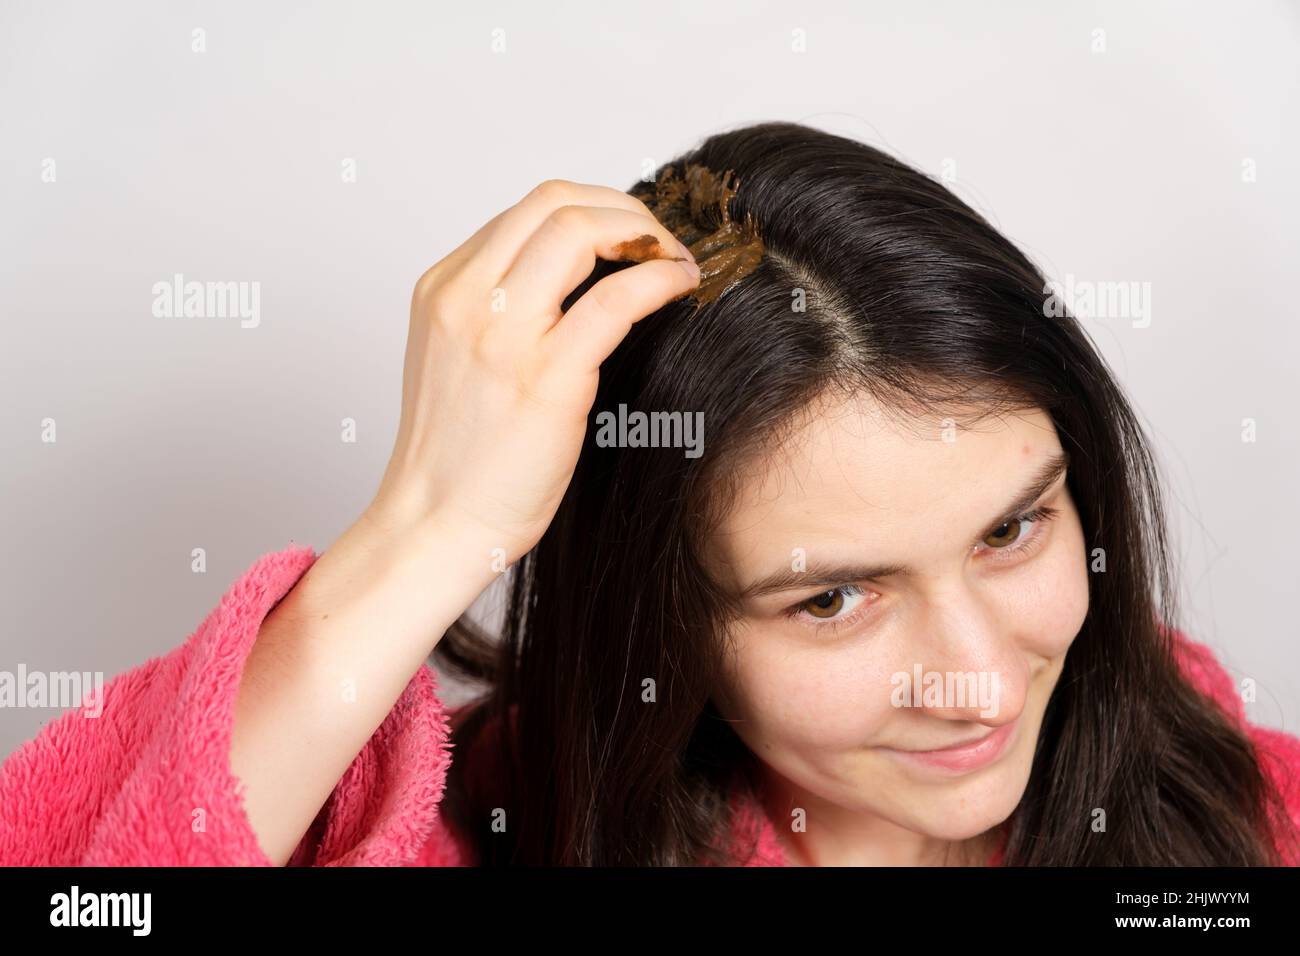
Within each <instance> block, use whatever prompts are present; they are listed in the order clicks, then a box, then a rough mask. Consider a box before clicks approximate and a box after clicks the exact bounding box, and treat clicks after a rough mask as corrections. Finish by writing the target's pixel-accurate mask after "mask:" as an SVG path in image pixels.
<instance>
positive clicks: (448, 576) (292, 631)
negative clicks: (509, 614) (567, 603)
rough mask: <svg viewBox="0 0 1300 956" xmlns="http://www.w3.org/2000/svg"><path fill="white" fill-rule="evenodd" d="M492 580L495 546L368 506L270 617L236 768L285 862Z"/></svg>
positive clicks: (248, 693) (244, 694)
mask: <svg viewBox="0 0 1300 956" xmlns="http://www.w3.org/2000/svg"><path fill="white" fill-rule="evenodd" d="M492 577H493V571H492V558H491V554H490V549H488V548H486V547H484V546H482V545H481V544H478V543H475V542H473V541H471V540H470V539H469V538H468V537H467V536H458V535H457V534H456V533H455V532H453V531H452V529H451V528H450V527H445V526H439V525H437V524H433V525H430V526H427V528H426V529H424V530H422V531H421V532H415V531H405V532H403V531H400V530H398V529H394V528H391V527H385V525H384V524H383V519H382V517H381V516H379V515H378V514H377V512H374V511H367V512H366V513H365V514H363V515H362V516H361V518H360V519H358V521H357V522H356V523H355V524H354V525H353V526H352V527H351V528H349V529H348V530H347V531H346V532H345V533H344V534H343V536H342V537H340V538H339V539H338V541H336V542H335V543H334V544H333V545H332V546H331V547H330V548H329V549H328V550H327V551H326V552H325V553H324V554H323V555H322V556H321V557H320V558H319V559H318V560H317V561H316V563H315V564H314V565H313V566H312V567H311V569H310V570H308V571H307V573H306V574H305V575H303V577H302V579H301V580H300V581H299V582H298V583H297V585H296V586H295V587H294V588H293V590H291V591H290V592H289V593H288V595H286V596H285V598H284V599H283V600H282V601H281V602H280V603H279V604H278V605H277V606H276V608H275V610H273V611H272V612H271V613H270V614H269V615H268V616H267V618H266V620H265V621H264V622H263V624H262V626H261V628H260V630H259V632H258V636H257V642H256V643H255V644H254V646H253V649H252V652H251V653H250V654H249V657H248V661H247V663H246V665H245V669H244V676H243V680H242V681H241V683H240V686H239V695H238V698H237V702H236V708H235V722H234V731H233V736H232V740H231V750H230V765H231V770H232V771H233V773H234V774H235V776H236V777H238V778H239V779H240V780H241V781H242V782H243V783H244V786H245V807H246V810H247V813H248V819H249V822H250V824H251V825H252V827H253V830H254V831H255V832H256V833H257V837H258V842H259V843H260V844H261V846H262V849H263V851H264V852H265V853H266V855H267V856H268V857H269V858H270V859H271V861H272V862H274V863H275V864H277V865H283V864H284V863H285V862H287V861H288V860H289V859H290V857H291V856H292V854H293V852H294V850H295V848H296V847H297V846H298V844H299V842H300V841H301V840H302V837H303V834H304V833H305V832H306V831H307V828H308V827H309V826H310V825H311V823H312V821H313V820H314V819H315V817H316V815H317V813H318V812H319V811H320V809H321V807H322V805H323V804H324V803H325V801H326V799H327V798H328V797H329V795H330V793H331V792H332V791H333V790H334V788H335V786H336V784H337V783H338V781H339V779H340V777H342V775H343V773H344V771H346V770H347V768H348V766H349V765H350V764H352V762H353V761H354V759H355V758H356V756H357V754H358V752H360V751H361V749H362V747H363V746H364V744H365V743H366V741H367V740H369V739H370V738H371V736H372V734H374V732H375V730H376V729H377V728H378V727H379V726H380V724H381V723H382V722H383V721H384V719H385V717H386V716H387V715H388V714H389V712H390V711H391V710H392V708H393V705H394V703H395V702H396V701H397V699H398V697H399V696H400V695H401V694H402V692H403V690H404V689H405V688H406V687H407V685H408V684H409V683H410V681H411V675H412V674H415V673H416V672H417V671H418V670H419V669H420V668H422V667H423V666H424V661H425V659H426V658H427V657H428V655H429V652H430V650H431V649H432V647H433V646H435V645H436V644H437V641H438V639H439V638H440V637H441V635H442V634H443V633H444V632H445V631H446V630H447V628H448V627H449V626H450V625H451V623H452V622H453V621H455V620H456V618H457V617H459V616H460V614H461V613H462V612H463V611H464V610H465V609H466V608H467V607H468V606H469V605H470V604H471V603H472V602H473V600H474V598H475V597H476V596H477V595H478V594H479V593H480V592H481V591H482V590H483V589H484V588H485V587H486V586H487V585H488V584H489V583H490V581H491V579H492Z"/></svg>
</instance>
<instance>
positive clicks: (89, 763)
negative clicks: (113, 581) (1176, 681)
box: [0, 545, 1300, 866]
mask: <svg viewBox="0 0 1300 956" xmlns="http://www.w3.org/2000/svg"><path fill="white" fill-rule="evenodd" d="M315 560H316V554H315V552H314V551H313V550H312V549H311V548H308V547H304V546H298V545H294V546H291V547H289V548H286V549H284V550H282V551H276V552H271V553H268V554H266V555H263V556H262V557H261V558H259V559H258V560H257V561H256V562H255V563H254V564H253V565H252V566H251V567H250V568H249V569H248V570H247V571H246V572H245V573H244V574H243V575H242V576H241V577H240V578H239V579H238V580H237V581H236V582H235V583H234V584H233V585H232V586H231V587H230V589H229V590H228V591H227V592H226V593H225V594H224V595H223V596H222V598H221V601H220V603H219V604H218V605H217V607H216V608H215V609H213V611H212V612H211V613H210V614H209V615H208V616H207V618H206V619H205V620H204V621H203V623H202V624H201V625H200V626H199V628H198V630H197V631H195V633H194V634H193V635H192V636H191V637H190V638H189V639H188V640H187V641H185V643H183V644H181V645H180V646H178V647H176V648H175V649H174V650H172V651H171V652H170V653H168V654H166V655H164V656H162V657H158V658H154V659H153V660H150V661H148V662H147V663H145V664H142V665H140V666H139V667H136V668H135V669H133V670H131V671H128V672H126V673H124V674H122V675H119V676H118V677H116V678H114V679H113V680H111V681H109V682H108V683H107V684H106V685H105V687H104V690H103V694H104V699H103V707H102V713H101V715H100V716H99V717H97V718H93V719H90V718H85V717H83V716H82V712H81V709H80V708H78V709H74V710H69V711H67V712H66V713H64V714H62V715H61V716H60V717H59V718H58V719H56V720H54V721H51V722H50V723H49V724H48V725H47V726H45V727H44V728H43V729H42V730H41V732H40V733H39V734H38V735H37V736H36V737H35V738H34V739H32V740H29V741H28V742H27V743H25V744H24V745H23V746H22V747H20V748H19V749H18V750H16V751H15V752H14V753H13V754H12V755H10V757H9V758H8V759H7V760H6V761H5V762H4V763H3V764H0V865H5V866H57V865H70V866H204V865H206V866H229V865H260V866H269V865H271V861H270V860H269V859H268V858H267V856H266V855H265V854H264V853H263V852H262V850H261V848H260V847H259V845H258V842H257V838H256V836H255V835H254V833H253V831H252V829H251V827H250V826H249V822H248V817H247V815H246V813H245V811H244V804H243V796H242V788H241V785H240V783H239V781H238V779H237V778H236V777H235V776H234V775H233V774H232V773H231V770H230V765H229V751H230V736H231V726H232V723H233V712H234V701H235V695H236V691H237V689H238V686H239V680H240V677H241V675H242V673H243V665H244V661H245V659H246V658H247V655H248V653H249V650H250V649H251V647H252V645H253V643H254V641H255V639H256V637H257V631H258V628H259V626H260V625H261V622H262V620H263V619H264V618H265V617H266V615H267V614H269V613H270V611H271V609H272V608H274V606H275V605H276V603H277V602H278V601H279V600H280V599H281V598H282V597H283V596H284V595H285V594H287V593H288V592H289V590H290V589H291V588H292V587H293V585H294V584H295V583H296V582H297V580H298V579H299V578H300V577H301V576H302V574H303V573H304V572H305V571H306V570H307V569H308V568H309V567H310V566H311V565H312V563H313V562H314V561H315ZM1178 646H1179V648H1180V654H1181V661H1182V664H1183V666H1184V667H1185V669H1186V671H1187V673H1188V674H1189V676H1190V678H1191V679H1192V681H1193V682H1194V683H1195V684H1196V685H1197V686H1198V687H1200V688H1201V689H1202V690H1203V691H1204V692H1206V693H1207V694H1208V695H1210V696H1211V697H1212V698H1213V699H1214V700H1216V701H1218V703H1219V704H1220V705H1221V706H1223V707H1224V709H1225V710H1226V711H1228V712H1229V713H1230V714H1232V715H1233V716H1234V717H1235V718H1236V719H1237V720H1238V721H1239V722H1241V723H1242V724H1243V725H1245V726H1246V727H1247V730H1248V733H1249V735H1250V737H1251V738H1252V740H1253V741H1254V742H1255V744H1256V746H1257V747H1258V748H1259V751H1260V753H1261V755H1262V759H1263V762H1264V766H1265V769H1266V771H1267V772H1268V773H1269V775H1270V776H1271V777H1272V779H1274V780H1275V781H1277V782H1278V784H1279V787H1280V788H1281V790H1282V792H1283V794H1284V796H1285V799H1286V802H1287V808H1288V811H1289V813H1290V815H1291V818H1292V819H1293V820H1296V821H1298V822H1300V739H1298V738H1296V737H1294V736H1292V735H1289V734H1285V733H1282V732H1281V731H1276V730H1272V729H1269V728H1263V727H1257V726H1254V725H1249V724H1246V721H1245V708H1244V706H1243V704H1242V701H1241V699H1240V697H1239V696H1238V694H1237V693H1236V690H1235V687H1234V685H1233V682H1232V680H1231V678H1230V677H1229V676H1228V674H1227V672H1226V671H1224V669H1223V668H1222V667H1221V666H1220V665H1219V664H1218V662H1217V661H1216V660H1215V659H1214V655H1213V653H1212V652H1211V651H1210V649H1209V648H1207V647H1205V646H1204V645H1201V644H1198V643H1196V642H1194V641H1191V640H1190V639H1188V638H1186V636H1185V635H1182V634H1179V645H1178ZM437 690H438V688H437V675H436V673H435V672H434V671H433V670H432V669H430V668H429V667H422V668H420V671H419V672H418V673H417V674H416V675H415V676H414V677H413V678H412V679H411V682H410V683H409V684H408V685H407V687H406V689H405V691H404V692H403V693H402V696H401V697H400V698H399V699H398V701H397V703H396V704H395V705H394V707H393V709H392V710H391V711H390V712H389V714H388V716H387V717H386V718H385V720H384V722H383V724H382V725H381V726H380V727H379V728H378V729H377V730H376V731H375V733H374V735H373V736H372V737H371V739H370V740H369V741H368V742H367V744H366V746H365V747H364V748H363V750H362V751H361V753H359V754H358V755H357V758H356V760H355V761H354V762H353V763H352V765H351V766H350V767H349V769H348V770H347V772H346V773H345V774H344V776H343V777H342V779H340V781H339V783H338V786H337V787H336V788H335V789H334V792H333V793H332V794H331V795H330V798H329V800H328V801H327V802H326V804H325V806H324V807H322V808H321V812H320V814H319V815H318V817H317V819H316V821H315V823H314V824H313V825H312V827H311V828H310V829H309V831H308V832H307V834H306V835H305V836H304V837H303V840H302V842H301V844H300V845H299V847H298V849H297V850H296V852H295V853H294V855H293V857H292V859H291V860H290V861H289V862H290V865H295V866H465V865H473V863H472V861H470V860H468V859H467V857H466V853H465V851H464V849H463V845H462V843H461V841H459V840H458V839H456V838H455V836H454V835H453V834H452V833H451V832H450V831H449V830H448V829H447V828H446V827H445V826H444V824H443V820H442V817H441V816H440V815H439V813H438V803H439V801H440V800H441V798H442V794H443V790H444V787H445V784H446V778H447V768H448V766H449V765H450V762H451V755H452V749H453V747H452V742H451V740H450V721H449V714H448V712H447V710H446V709H445V708H444V705H443V704H442V702H441V701H440V700H439V698H438V695H437ZM732 809H733V830H732V836H733V839H737V840H740V839H746V838H748V837H751V836H752V837H756V838H757V852H755V853H754V854H753V855H752V856H751V857H748V858H747V859H744V860H741V859H737V860H736V862H737V864H739V865H744V866H781V865H784V864H785V862H786V861H785V857H784V854H783V851H782V848H781V845H780V841H779V839H778V837H777V833H776V830H775V827H774V825H773V823H772V822H771V820H769V819H768V817H767V815H766V814H765V813H763V812H762V811H761V810H760V809H758V808H757V807H756V806H755V805H753V804H752V803H750V802H749V801H745V800H742V799H740V798H739V797H736V796H733V798H732ZM736 845H740V844H736ZM1000 862H1001V851H1000V850H999V852H998V854H997V855H996V856H995V857H994V858H993V859H992V860H991V861H990V865H998V864H999V863H1000ZM1288 862H1289V863H1291V864H1292V865H1296V864H1300V860H1289V861H1288Z"/></svg>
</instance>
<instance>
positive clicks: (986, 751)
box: [880, 717, 1020, 773]
mask: <svg viewBox="0 0 1300 956" xmlns="http://www.w3.org/2000/svg"><path fill="white" fill-rule="evenodd" d="M1019 726H1020V718H1019V717H1017V718H1016V719H1015V720H1013V721H1011V723H1009V724H1003V725H1002V726H1001V727H999V728H998V729H997V730H995V731H993V732H992V733H991V734H986V735H985V736H983V737H981V738H980V739H979V740H976V741H974V742H973V743H968V744H961V745H960V746H957V747H946V748H944V749H943V750H895V749H894V748H893V747H881V748H880V749H881V750H884V751H885V752H887V753H889V754H892V755H894V756H896V757H898V758H899V759H901V760H906V761H908V762H909V763H918V764H920V765H921V766H923V767H927V768H930V769H934V770H941V771H944V772H946V773H970V772H971V771H972V770H979V769H980V768H981V767H987V766H988V765H989V764H991V763H993V761H995V760H997V759H998V757H1000V756H1002V754H1003V753H1005V752H1006V749H1007V745H1008V744H1009V743H1010V741H1011V738H1012V737H1013V736H1015V732H1016V728H1017V727H1019Z"/></svg>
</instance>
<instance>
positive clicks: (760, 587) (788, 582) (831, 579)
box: [739, 450, 1070, 600]
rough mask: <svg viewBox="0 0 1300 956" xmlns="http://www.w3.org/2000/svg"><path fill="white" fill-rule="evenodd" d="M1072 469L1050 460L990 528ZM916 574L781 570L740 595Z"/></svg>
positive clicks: (879, 568) (1059, 458) (846, 568)
mask: <svg viewBox="0 0 1300 956" xmlns="http://www.w3.org/2000/svg"><path fill="white" fill-rule="evenodd" d="M1069 466H1070V455H1069V453H1068V452H1066V451H1065V450H1062V451H1061V452H1060V453H1059V454H1054V455H1052V457H1050V458H1048V459H1047V460H1046V461H1045V462H1043V464H1042V465H1041V466H1040V467H1039V469H1038V471H1037V472H1036V473H1035V474H1034V476H1033V478H1031V479H1030V481H1029V482H1028V484H1026V485H1025V487H1024V488H1023V489H1022V490H1021V491H1020V492H1019V493H1018V494H1017V495H1016V496H1015V498H1013V499H1012V500H1011V502H1010V503H1009V504H1008V505H1007V506H1006V508H1004V509H1003V510H1002V511H1001V513H1000V514H999V515H998V517H996V518H994V519H993V522H992V523H991V524H990V525H989V530H990V531H992V530H995V529H997V528H999V527H1001V526H1002V524H1003V523H1004V522H1006V521H1009V520H1010V519H1012V518H1014V517H1015V516H1016V515H1018V514H1021V513H1023V512H1025V511H1027V510H1029V508H1030V507H1032V506H1033V504H1034V502H1035V501H1037V500H1038V499H1039V498H1040V497H1042V495H1043V492H1045V491H1047V489H1048V488H1051V487H1052V485H1054V484H1056V481H1057V479H1058V478H1060V477H1061V475H1062V474H1064V473H1065V470H1066V469H1067V468H1069ZM915 573H916V572H915V571H914V569H912V568H910V567H908V566H907V565H905V564H876V565H841V566H838V567H833V566H830V565H826V566H818V565H814V566H813V567H810V568H808V569H807V570H804V571H792V570H791V569H790V568H780V569H778V570H776V571H773V572H772V573H771V574H769V575H767V576H766V577H763V578H760V579H759V580H757V581H755V582H754V583H753V584H750V585H749V586H748V587H746V588H745V589H744V590H742V591H741V592H740V595H739V597H740V599H741V600H745V599H747V598H756V597H762V596H763V595H766V594H775V593H777V592H779V591H793V590H803V589H805V588H815V587H828V588H830V587H837V586H839V585H841V584H848V583H851V582H853V581H875V580H879V579H881V578H888V577H893V576H895V575H902V576H904V577H907V576H910V575H912V574H915Z"/></svg>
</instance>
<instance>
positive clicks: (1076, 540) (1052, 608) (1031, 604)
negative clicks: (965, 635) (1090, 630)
mask: <svg viewBox="0 0 1300 956" xmlns="http://www.w3.org/2000/svg"><path fill="white" fill-rule="evenodd" d="M1068 517H1069V519H1070V520H1068V521H1065V522H1064V523H1063V525H1062V526H1061V527H1060V528H1058V529H1057V530H1058V531H1059V532H1060V533H1059V534H1058V535H1057V536H1056V537H1054V538H1053V540H1052V541H1051V542H1050V544H1049V545H1048V547H1047V549H1046V550H1045V551H1044V552H1043V553H1042V554H1041V555H1039V556H1038V560H1036V561H1034V562H1033V564H1032V567H1031V568H1027V569H1026V570H1027V571H1028V572H1029V573H1028V574H1025V575H1018V576H1016V577H1017V578H1018V580H1010V581H1008V582H1007V586H1006V588H1005V592H1004V593H1005V594H1006V598H1005V600H1006V610H1005V613H1006V615H1007V620H1009V621H1014V622H1018V624H1017V625H1016V630H1017V632H1018V634H1019V643H1020V646H1021V648H1022V649H1023V650H1024V651H1026V652H1027V653H1031V654H1034V655H1037V656H1039V657H1043V658H1047V659H1054V658H1057V657H1060V656H1062V655H1063V654H1065V652H1066V651H1068V650H1069V649H1070V645H1071V644H1072V643H1073V642H1074V638H1075V637H1076V636H1077V635H1078V633H1079V629H1080V628H1081V627H1083V622H1084V619H1085V618H1086V617H1087V615H1088V563H1087V554H1086V552H1085V550H1084V546H1083V535H1082V532H1081V530H1080V528H1079V523H1078V519H1077V517H1075V515H1074V514H1073V509H1071V510H1070V513H1069V515H1068Z"/></svg>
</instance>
